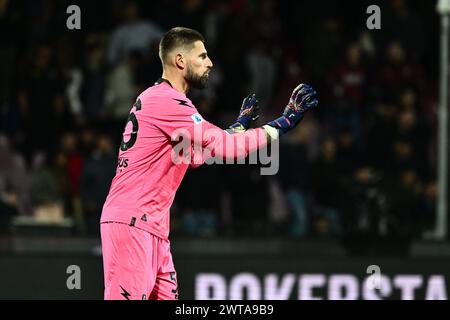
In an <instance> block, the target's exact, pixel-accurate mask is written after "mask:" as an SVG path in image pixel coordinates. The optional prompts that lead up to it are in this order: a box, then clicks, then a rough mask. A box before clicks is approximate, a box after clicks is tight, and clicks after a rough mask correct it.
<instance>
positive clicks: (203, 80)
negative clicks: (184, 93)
mask: <svg viewBox="0 0 450 320" xmlns="http://www.w3.org/2000/svg"><path fill="white" fill-rule="evenodd" d="M186 81H187V83H188V84H189V86H190V87H191V88H194V89H205V88H207V87H208V72H205V73H204V74H203V75H198V74H195V73H194V71H192V68H191V67H190V66H188V68H187V75H186Z"/></svg>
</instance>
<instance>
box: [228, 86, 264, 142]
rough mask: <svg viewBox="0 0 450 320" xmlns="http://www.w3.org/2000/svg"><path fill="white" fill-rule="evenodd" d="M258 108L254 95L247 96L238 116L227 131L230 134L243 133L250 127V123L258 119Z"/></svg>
mask: <svg viewBox="0 0 450 320" xmlns="http://www.w3.org/2000/svg"><path fill="white" fill-rule="evenodd" d="M258 112H259V106H258V100H256V97H255V94H254V93H253V94H249V95H248V96H247V97H246V98H245V99H244V100H243V101H242V106H241V110H240V111H239V116H238V118H237V120H236V122H235V123H234V124H232V125H231V126H230V127H229V128H228V129H227V131H228V132H230V133H233V132H240V131H245V130H247V129H248V128H249V127H250V124H251V123H252V121H255V120H256V119H258V118H259V115H258Z"/></svg>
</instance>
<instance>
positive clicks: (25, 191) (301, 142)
mask: <svg viewBox="0 0 450 320" xmlns="http://www.w3.org/2000/svg"><path fill="white" fill-rule="evenodd" d="M72 4H76V5H78V6H79V7H80V9H81V29H80V30H68V28H67V26H66V20H67V18H68V17H69V14H67V13H66V9H67V7H68V6H69V5H72ZM372 4H376V5H378V6H379V7H380V8H381V30H368V29H367V27H366V20H367V18H368V17H369V15H368V14H367V13H366V8H367V7H368V6H369V5H372ZM435 6H436V3H435V1H420V0H416V1H406V0H393V1H325V0H320V1H312V2H311V1H273V0H263V1H248V0H247V1H245V0H233V1H219V0H215V1H214V0H213V1H202V0H185V1H172V0H159V1H118V0H113V1H108V2H106V1H65V0H58V1H57V0H53V1H52V0H29V1H25V0H23V1H11V0H0V108H1V109H0V110H1V112H0V195H1V197H0V298H3V299H8V298H18V299H27V298H53V299H66V298H67V299H70V298H74V299H100V298H101V297H102V286H103V279H102V269H101V268H102V266H101V255H100V251H99V244H100V242H99V226H98V220H99V217H100V212H101V206H102V204H103V201H104V198H105V196H106V194H107V192H108V188H109V183H110V181H111V179H112V176H113V174H114V170H115V167H116V164H117V159H116V156H117V148H118V145H119V142H120V139H121V133H122V130H123V127H124V124H125V121H126V118H127V115H128V112H129V108H130V106H131V105H132V102H133V101H134V99H135V97H136V96H137V94H138V92H140V91H141V90H143V89H144V88H146V87H147V86H150V85H152V84H153V82H154V81H155V80H156V79H157V78H158V77H159V76H160V74H161V67H160V62H159V59H158V57H157V42H158V40H159V38H160V36H161V35H162V33H163V32H164V31H165V30H167V29H169V28H171V27H173V26H187V27H191V28H194V29H197V30H199V31H201V32H202V33H203V34H204V35H205V37H206V40H207V42H206V47H207V50H208V53H209V55H210V57H211V58H212V60H213V63H214V69H213V72H212V73H211V77H210V88H209V89H208V90H206V91H204V92H197V91H194V92H192V94H191V95H190V96H191V98H192V100H193V101H194V103H195V104H196V106H197V107H198V109H199V110H200V113H201V114H202V115H203V116H204V117H205V118H206V119H208V120H210V121H211V122H213V123H216V124H218V125H219V126H221V127H223V128H225V127H226V126H228V125H229V124H231V123H232V122H233V120H234V117H235V116H236V114H237V111H238V109H239V107H240V103H241V101H242V99H243V98H244V97H245V96H246V95H247V94H248V93H250V92H255V93H256V95H257V97H258V99H259V101H260V104H261V107H262V112H263V114H262V117H261V118H260V120H259V123H260V124H262V123H264V121H266V120H270V119H271V118H272V117H274V116H275V115H277V114H279V113H280V111H281V110H282V108H283V106H284V105H285V104H286V101H287V99H288V97H289V95H290V92H291V90H292V89H293V88H294V87H295V85H296V84H297V83H298V82H308V83H310V84H312V85H313V86H314V87H315V88H316V89H317V91H318V93H319V100H320V106H319V109H318V110H317V111H314V112H311V113H309V114H308V116H307V117H306V118H305V120H304V122H303V123H302V124H301V125H300V126H299V127H298V129H296V131H295V132H292V133H290V134H289V136H287V137H286V139H284V140H283V141H282V143H281V146H280V148H281V150H280V155H281V158H280V171H279V173H278V174H277V175H275V176H262V175H260V174H259V169H260V168H259V167H258V166H257V165H245V166H244V165H226V166H225V165H222V166H219V165H217V166H203V167H201V168H199V169H196V170H193V171H190V172H188V174H187V176H186V178H185V180H184V181H183V183H182V185H181V188H180V190H179V192H178V193H177V197H176V199H175V204H174V207H173V210H172V212H171V214H172V229H171V230H172V231H171V239H172V247H173V254H174V260H175V266H176V268H177V271H178V274H179V283H180V290H181V292H180V297H181V298H185V299H194V298H199V297H216V298H217V297H219V298H223V299H240V298H257V299H263V298H268V297H269V298H270V297H278V298H291V299H298V298H301V297H303V298H305V297H309V296H308V294H311V295H310V296H312V295H313V296H317V297H322V298H324V299H327V298H333V297H334V298H337V297H346V295H347V294H348V295H349V296H348V297H352V298H356V299H364V298H370V297H373V296H370V294H369V295H367V294H364V292H365V289H364V288H365V282H364V281H365V279H366V278H367V276H368V275H370V274H369V273H368V272H367V268H368V267H369V266H371V265H376V266H379V267H380V269H381V272H382V273H383V274H384V275H386V278H383V279H384V280H383V281H384V283H388V285H387V287H389V288H391V289H389V290H388V291H386V292H384V293H383V292H382V293H378V294H379V295H381V296H383V297H384V298H388V299H401V298H412V296H411V295H408V293H407V291H408V290H406V289H404V288H405V287H404V286H406V285H405V283H408V284H409V285H412V286H414V285H416V286H417V290H416V291H414V295H413V297H414V298H418V299H425V298H445V299H446V298H447V295H446V292H448V283H449V281H450V280H449V277H450V274H449V270H450V268H449V263H450V247H449V246H448V243H447V242H446V241H443V242H436V241H433V240H430V238H429V234H430V233H429V231H430V230H432V229H433V228H434V223H435V217H436V214H435V211H436V178H437V177H436V154H437V152H436V150H437V141H436V131H437V129H436V125H437V114H436V110H437V102H438V71H439V66H438V61H439V60H438V58H439V55H438V53H439V41H438V40H439V17H438V15H437V13H436V9H435ZM70 265H77V266H79V267H80V269H81V274H82V278H81V285H82V288H81V290H76V289H75V290H69V289H68V288H67V286H66V284H67V283H66V280H67V278H68V277H69V276H70V274H68V273H67V272H66V271H67V268H68V267H69V266H70ZM205 275H206V276H209V278H207V277H205ZM311 275H313V277H314V275H315V277H316V278H314V279H315V280H311V279H312V278H311V277H310V276H311ZM336 276H338V277H337V278H336ZM340 276H344V278H342V277H340ZM308 277H309V278H308ZM339 277H340V278H339ZM202 279H203V280H204V281H203V280H202ZM205 279H207V280H205ZM211 279H213V280H211ZM236 279H237V280H236ZM302 279H306V280H302ZM308 279H309V280H310V281H318V282H317V283H316V286H317V287H318V288H316V289H313V290H312V291H311V292H312V293H311V292H309V291H308V290H307V289H304V288H306V285H305V281H307V280H308ZM317 279H319V280H317ZM342 279H344V280H342ZM399 279H400V280H399ZM205 281H209V282H205ZM211 281H213V282H214V284H211ZM283 281H284V282H283ZM342 283H344V284H342ZM402 283H403V285H402ZM208 286H209V287H210V289H208ZM205 288H206V289H205ZM280 288H284V290H285V291H283V292H284V293H283V292H281V291H280ZM336 288H337V289H336ZM339 288H340V289H339ZM402 288H403V289H402ZM277 290H278V291H277ZM305 290H306V291H305ZM386 290H387V289H386ZM205 292H206V293H205ZM274 292H275V293H277V294H279V296H274V295H273V294H275V293H274ZM305 292H306V293H305ZM443 292H445V294H443ZM301 294H305V295H306V296H305V295H303V296H302V295H301ZM333 294H336V295H335V296H333Z"/></svg>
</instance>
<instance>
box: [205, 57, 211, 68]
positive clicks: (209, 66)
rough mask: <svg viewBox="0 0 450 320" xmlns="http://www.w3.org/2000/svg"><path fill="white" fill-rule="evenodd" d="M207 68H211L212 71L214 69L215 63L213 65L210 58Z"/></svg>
mask: <svg viewBox="0 0 450 320" xmlns="http://www.w3.org/2000/svg"><path fill="white" fill-rule="evenodd" d="M206 66H207V67H208V68H210V69H211V68H212V67H213V63H212V61H211V59H210V58H208V62H207V64H206Z"/></svg>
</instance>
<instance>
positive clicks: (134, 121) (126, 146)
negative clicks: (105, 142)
mask: <svg viewBox="0 0 450 320" xmlns="http://www.w3.org/2000/svg"><path fill="white" fill-rule="evenodd" d="M133 107H134V108H135V109H136V111H135V112H138V111H139V110H141V108H142V105H141V100H140V99H138V100H137V101H136V103H135V104H134V105H133ZM135 112H130V115H129V116H128V120H127V123H126V124H125V130H126V127H127V125H128V122H130V121H131V123H132V125H133V130H132V131H131V135H130V140H128V141H127V142H125V140H124V139H125V132H124V134H123V135H122V137H123V138H122V142H121V143H120V150H122V151H127V150H128V149H130V148H131V147H132V146H134V144H135V143H136V138H137V133H138V130H139V124H138V121H137V118H136V114H135Z"/></svg>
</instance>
